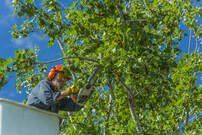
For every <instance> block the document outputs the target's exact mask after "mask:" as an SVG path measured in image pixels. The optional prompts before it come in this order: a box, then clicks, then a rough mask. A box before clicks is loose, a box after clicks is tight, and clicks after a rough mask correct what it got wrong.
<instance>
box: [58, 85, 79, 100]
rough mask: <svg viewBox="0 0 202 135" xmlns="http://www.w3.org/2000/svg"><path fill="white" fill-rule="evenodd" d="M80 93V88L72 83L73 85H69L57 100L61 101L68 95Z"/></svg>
mask: <svg viewBox="0 0 202 135" xmlns="http://www.w3.org/2000/svg"><path fill="white" fill-rule="evenodd" d="M78 93H79V89H78V88H77V87H76V86H74V85H72V86H71V87H68V88H66V89H65V90H64V91H62V92H61V95H60V97H58V98H57V100H58V101H59V100H61V99H63V98H65V97H67V96H70V95H72V94H78Z"/></svg>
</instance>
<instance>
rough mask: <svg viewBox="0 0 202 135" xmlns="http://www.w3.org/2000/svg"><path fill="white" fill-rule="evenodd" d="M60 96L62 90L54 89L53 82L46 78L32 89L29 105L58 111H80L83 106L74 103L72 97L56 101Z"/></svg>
mask: <svg viewBox="0 0 202 135" xmlns="http://www.w3.org/2000/svg"><path fill="white" fill-rule="evenodd" d="M59 96H60V92H58V91H54V89H53V88H52V86H51V82H50V81H48V80H47V79H44V80H42V81H41V82H39V83H38V85H36V87H35V88H34V89H33V90H32V92H31V94H30V95H29V97H28V100H27V105H31V106H35V107H37V108H40V109H43V110H47V111H51V112H56V113H57V112H58V111H59V110H64V111H79V110H80V109H81V108H82V106H79V105H78V104H76V103H74V102H73V100H72V99H71V98H63V99H62V100H60V101H56V99H57V98H58V97H59Z"/></svg>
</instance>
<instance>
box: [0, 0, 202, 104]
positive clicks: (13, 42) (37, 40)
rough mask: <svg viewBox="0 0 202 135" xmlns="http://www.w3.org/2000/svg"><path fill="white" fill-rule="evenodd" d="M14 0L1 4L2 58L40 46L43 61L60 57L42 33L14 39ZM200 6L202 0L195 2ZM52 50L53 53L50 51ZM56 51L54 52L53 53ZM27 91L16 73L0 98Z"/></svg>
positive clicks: (185, 41)
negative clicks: (19, 87) (18, 88)
mask: <svg viewBox="0 0 202 135" xmlns="http://www.w3.org/2000/svg"><path fill="white" fill-rule="evenodd" d="M1 1H2V0H1ZM11 1H12V0H3V2H1V4H0V58H9V57H13V56H14V52H15V51H16V50H18V49H23V48H33V47H37V46H38V47H40V52H39V59H40V60H42V61H46V60H51V59H53V58H59V57H60V56H61V55H60V49H59V48H58V46H56V45H55V46H53V47H48V45H47V42H48V39H47V37H45V36H44V35H43V34H42V33H32V34H31V35H30V36H29V37H28V38H21V39H12V37H11V35H10V33H9V31H10V29H11V27H12V25H13V24H15V23H17V24H20V23H21V22H22V20H21V19H19V18H17V17H16V16H14V15H13V9H12V6H11ZM37 1H40V0H37ZM71 1H72V0H60V3H62V5H63V6H64V7H65V6H66V5H69V4H70V3H71ZM194 4H195V5H197V6H199V5H202V2H197V4H196V3H194ZM198 20H199V23H200V24H202V18H199V19H198ZM180 27H181V28H182V29H184V30H187V29H186V27H185V26H183V25H181V26H180ZM188 42H189V38H188V37H186V38H184V39H183V40H182V41H181V42H180V48H181V49H182V50H183V52H187V45H188ZM195 43H196V42H195V39H194V38H192V40H191V45H192V50H193V49H194V48H195V47H194V46H195ZM198 46H199V48H200V49H199V52H200V53H201V52H202V39H201V38H200V39H199V40H198ZM50 52H51V53H50ZM53 52H54V53H53ZM201 82H202V75H200V76H199V79H198V82H197V85H199V84H201ZM25 97H26V93H25V91H22V92H21V93H18V92H17V91H16V89H15V75H14V74H11V75H10V77H9V81H8V83H7V84H6V85H5V86H4V87H3V88H2V89H1V90H0V98H7V99H11V100H15V101H18V102H21V101H22V100H23V99H25Z"/></svg>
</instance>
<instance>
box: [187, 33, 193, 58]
mask: <svg viewBox="0 0 202 135" xmlns="http://www.w3.org/2000/svg"><path fill="white" fill-rule="evenodd" d="M191 36H192V35H191V30H190V31H189V44H188V54H189V52H190V48H191Z"/></svg>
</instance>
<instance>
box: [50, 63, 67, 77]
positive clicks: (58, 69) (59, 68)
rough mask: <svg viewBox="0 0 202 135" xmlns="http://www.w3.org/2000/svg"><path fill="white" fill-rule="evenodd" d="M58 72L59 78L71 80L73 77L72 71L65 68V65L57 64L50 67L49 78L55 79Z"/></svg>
mask: <svg viewBox="0 0 202 135" xmlns="http://www.w3.org/2000/svg"><path fill="white" fill-rule="evenodd" d="M56 73H59V78H61V79H65V80H70V79H71V73H70V71H69V70H68V69H67V68H65V67H64V66H63V65H61V64H60V65H56V66H54V67H53V68H51V69H50V71H49V73H48V80H53V79H54V78H55V76H56Z"/></svg>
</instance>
